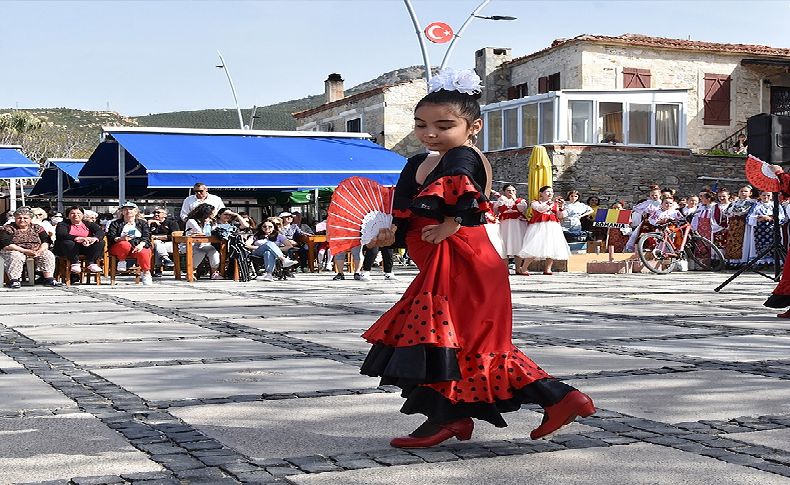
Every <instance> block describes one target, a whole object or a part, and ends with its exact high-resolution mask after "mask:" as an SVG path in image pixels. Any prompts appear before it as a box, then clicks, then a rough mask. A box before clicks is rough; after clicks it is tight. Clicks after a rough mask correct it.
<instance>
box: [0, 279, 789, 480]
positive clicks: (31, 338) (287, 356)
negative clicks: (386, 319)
mask: <svg viewBox="0 0 790 485" xmlns="http://www.w3.org/2000/svg"><path fill="white" fill-rule="evenodd" d="M396 271H397V269H396ZM414 274H415V271H414V270H413V269H407V270H400V279H399V280H398V281H396V282H389V281H384V280H383V278H382V277H381V275H380V273H374V280H373V281H372V282H370V283H362V282H358V281H353V280H346V281H331V280H330V278H331V276H332V275H331V273H322V274H299V275H298V276H297V278H296V280H291V281H287V282H272V283H266V282H262V281H252V282H249V283H234V282H226V281H205V280H201V281H198V282H196V283H194V284H187V283H185V282H176V281H173V280H171V279H164V280H162V281H161V282H160V283H159V284H157V285H155V286H153V287H142V286H136V285H134V284H133V282H130V281H127V280H126V279H121V282H120V284H119V285H118V286H116V287H110V286H109V285H105V286H100V287H96V286H77V287H72V288H71V289H68V290H67V289H48V288H38V287H36V288H33V289H29V288H23V289H20V290H14V291H11V290H0V483H58V484H66V483H74V484H116V483H132V484H135V485H138V484H176V483H193V484H198V483H201V484H202V483H210V484H223V483H296V484H356V483H366V484H379V483H381V484H384V483H388V484H389V483H399V484H400V483H404V484H406V483H408V484H411V483H414V484H456V483H462V482H463V483H469V484H490V483H506V482H507V483H515V482H517V481H519V482H524V483H534V484H554V483H651V484H676V483H687V484H709V483H733V484H735V483H738V484H742V483H754V484H761V485H763V484H781V483H788V484H790V322H788V321H782V320H779V319H777V318H775V316H774V314H775V312H773V311H771V310H769V309H766V308H764V307H762V306H761V303H762V301H763V300H764V298H765V297H766V295H767V294H768V293H770V291H771V289H772V288H773V285H772V283H771V282H770V281H769V280H766V279H764V278H761V277H759V276H755V275H745V276H742V277H741V278H739V279H738V280H736V281H735V282H733V283H732V284H730V285H729V286H728V287H727V288H725V290H724V291H723V292H722V293H720V294H717V293H714V292H713V291H712V288H713V287H714V286H716V285H717V284H718V283H720V282H721V281H723V279H724V278H725V275H722V274H710V273H680V274H672V275H668V276H657V275H649V274H645V275H586V274H556V275H554V276H551V277H549V276H542V275H536V276H530V277H515V276H514V277H512V278H511V283H512V285H513V300H514V329H513V334H514V339H515V340H516V341H517V343H518V345H519V346H520V347H521V348H522V349H523V350H525V352H526V353H527V355H529V356H530V357H531V358H532V359H533V360H535V361H536V362H538V363H539V364H541V365H542V366H543V367H544V368H546V369H547V370H548V371H549V372H551V373H553V374H555V375H556V376H558V377H561V378H563V379H565V380H567V381H568V382H570V383H571V384H573V385H575V386H577V387H579V388H580V389H582V390H583V391H585V392H587V393H588V394H590V395H591V396H592V397H593V399H594V400H595V403H596V405H597V406H598V408H599V412H598V413H597V414H595V415H593V416H591V417H589V418H585V419H580V420H578V422H577V423H574V424H572V425H570V426H568V427H566V428H564V429H563V430H562V431H561V432H560V433H558V434H556V435H554V437H553V438H552V439H550V440H545V441H532V440H530V439H529V431H530V430H531V429H532V428H534V427H535V426H537V425H538V424H539V422H540V413H539V410H538V409H537V408H535V407H529V408H525V409H523V410H522V411H521V412H518V413H510V414H506V415H505V418H506V419H507V421H508V423H509V427H507V428H495V427H493V426H491V425H488V424H487V423H480V422H478V423H477V428H476V430H475V434H474V436H473V439H472V440H471V441H468V442H458V441H455V440H453V441H448V442H446V443H445V444H443V445H442V446H439V447H436V448H432V449H427V450H413V451H405V450H397V449H393V448H390V447H389V446H388V441H389V439H390V438H391V437H393V436H397V435H401V434H404V433H406V432H408V431H410V430H411V429H413V428H414V427H416V425H417V424H419V423H420V422H421V418H420V417H418V416H405V415H402V414H400V413H399V412H398V409H399V406H400V404H401V402H402V399H401V398H400V396H399V394H398V392H397V390H395V389H393V388H389V387H386V388H381V387H377V386H378V382H377V380H375V379H371V378H368V377H364V376H361V375H360V374H359V372H358V368H359V365H360V363H361V361H362V359H363V358H364V355H365V352H366V350H367V345H366V344H365V343H364V342H363V341H362V340H361V339H360V338H359V334H360V332H361V331H362V330H364V329H365V328H367V327H368V326H369V325H370V324H371V323H372V322H373V321H374V320H375V319H376V317H377V316H378V315H379V314H380V313H381V312H382V311H384V310H386V309H387V308H388V307H389V305H391V304H392V303H394V302H395V301H396V300H397V299H398V298H399V297H400V294H401V292H402V291H403V289H404V288H405V287H406V284H407V283H408V280H410V278H411V277H413V275H414ZM483 284H485V282H483ZM469 311H484V310H482V309H475V308H470V309H469ZM527 455H529V456H527Z"/></svg>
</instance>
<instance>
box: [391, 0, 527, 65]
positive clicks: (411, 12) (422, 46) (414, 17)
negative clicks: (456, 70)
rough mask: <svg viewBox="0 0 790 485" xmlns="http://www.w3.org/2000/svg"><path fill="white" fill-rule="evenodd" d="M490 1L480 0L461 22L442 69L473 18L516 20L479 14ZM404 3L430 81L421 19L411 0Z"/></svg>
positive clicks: (447, 51) (443, 61) (448, 47)
mask: <svg viewBox="0 0 790 485" xmlns="http://www.w3.org/2000/svg"><path fill="white" fill-rule="evenodd" d="M490 1H491V0H483V1H482V2H480V5H478V6H477V8H475V9H474V10H472V13H470V14H469V17H467V19H466V21H464V23H463V24H461V28H460V29H458V32H456V33H455V34H454V35H453V40H452V41H450V45H448V46H447V50H446V51H445V53H444V58H442V64H441V65H440V66H439V69H440V70H441V69H444V68H445V67H446V66H447V61H448V60H449V59H450V54H452V53H453V48H454V47H455V41H457V40H458V39H459V38H460V37H461V34H463V33H464V30H466V28H467V27H468V26H469V23H470V22H471V21H472V19H475V18H478V19H485V20H516V17H511V16H509V15H491V16H488V17H484V16H481V15H478V13H480V11H481V10H482V9H483V7H485V6H486V5H488V3H489V2H490ZM403 3H405V4H406V9H407V10H408V11H409V16H410V17H411V21H412V23H413V24H414V29H415V32H416V34H417V40H418V41H419V42H420V51H421V52H422V59H423V62H424V63H425V80H426V81H430V80H431V63H430V61H429V60H428V50H427V49H426V47H425V41H424V40H423V38H422V28H421V27H420V22H419V20H417V14H416V13H415V12H414V7H412V5H411V0H403Z"/></svg>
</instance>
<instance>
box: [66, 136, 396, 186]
mask: <svg viewBox="0 0 790 485" xmlns="http://www.w3.org/2000/svg"><path fill="white" fill-rule="evenodd" d="M156 130H157V129H148V130H147V131H146V130H145V129H137V130H134V129H132V130H129V129H123V128H116V129H110V128H107V129H105V134H106V135H109V136H107V139H106V140H105V141H104V142H102V143H101V144H100V145H99V146H98V147H97V148H96V151H94V153H93V154H92V155H91V157H90V158H89V159H88V163H86V164H85V166H84V167H83V169H82V170H81V171H80V173H79V177H80V179H81V183H82V185H83V186H84V185H85V184H88V183H91V181H92V180H96V179H101V178H104V179H106V178H117V177H118V145H117V144H120V145H121V146H122V147H123V148H124V149H126V152H127V154H126V157H125V161H126V174H127V175H126V177H127V183H128V184H129V185H130V186H135V185H143V186H146V187H147V188H149V189H161V188H189V187H192V186H193V185H194V184H195V183H196V182H203V183H205V184H206V185H208V186H209V187H211V188H216V189H222V188H227V189H230V188H235V189H281V188H286V189H294V188H297V187H299V188H323V187H332V186H336V185H337V184H339V183H340V182H341V181H342V180H343V179H346V178H348V177H351V176H353V175H358V176H363V177H368V178H371V179H373V180H376V181H378V182H379V183H381V184H383V185H395V183H396V182H397V180H398V176H399V174H400V172H401V170H402V169H403V166H404V165H405V164H406V159H405V158H404V157H402V156H401V155H398V154H397V153H395V152H392V151H390V150H387V149H385V148H383V147H381V146H379V145H376V144H375V143H373V142H372V141H370V140H367V139H365V138H357V137H352V136H349V135H348V134H337V136H312V135H310V134H309V133H299V132H265V131H246V132H244V131H240V130H205V132H202V131H201V130H179V131H178V132H173V131H175V130H170V131H156ZM361 136H364V135H361ZM116 142H117V144H116Z"/></svg>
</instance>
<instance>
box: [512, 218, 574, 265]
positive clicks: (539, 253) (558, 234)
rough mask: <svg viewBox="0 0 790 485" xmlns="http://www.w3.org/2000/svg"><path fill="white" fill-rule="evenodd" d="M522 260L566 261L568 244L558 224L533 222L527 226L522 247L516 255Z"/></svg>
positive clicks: (568, 254)
mask: <svg viewBox="0 0 790 485" xmlns="http://www.w3.org/2000/svg"><path fill="white" fill-rule="evenodd" d="M518 255H519V256H521V257H522V258H535V259H549V258H550V259H554V260H557V259H560V260H563V259H565V260H567V259H568V258H569V257H570V255H571V252H570V249H568V243H567V242H565V236H564V235H563V234H562V226H560V224H559V223H558V222H554V221H548V222H534V223H532V224H530V225H528V226H527V233H526V234H525V235H524V245H523V246H522V247H521V251H519V253H518Z"/></svg>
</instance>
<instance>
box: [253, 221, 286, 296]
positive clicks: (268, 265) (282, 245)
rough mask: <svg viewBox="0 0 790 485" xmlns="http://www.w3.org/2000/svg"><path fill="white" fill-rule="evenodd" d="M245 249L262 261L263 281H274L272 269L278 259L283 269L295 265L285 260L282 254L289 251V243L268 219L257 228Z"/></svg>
mask: <svg viewBox="0 0 790 485" xmlns="http://www.w3.org/2000/svg"><path fill="white" fill-rule="evenodd" d="M247 249H249V250H250V251H252V256H256V257H259V258H261V259H263V264H264V274H263V278H262V279H263V281H273V280H274V269H275V267H276V265H277V260H278V259H279V260H280V261H281V262H282V265H283V268H289V267H291V266H293V265H295V264H296V263H297V262H296V261H294V260H292V259H289V258H287V257H286V256H285V253H284V252H283V250H285V251H288V250H289V249H291V242H290V241H288V238H286V237H285V235H283V234H281V233H280V232H279V230H278V229H277V224H275V223H274V222H273V221H270V220H268V219H267V220H265V221H263V222H261V224H260V225H259V226H258V228H257V229H256V231H255V234H253V236H252V237H251V238H250V240H249V241H248V242H247Z"/></svg>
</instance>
